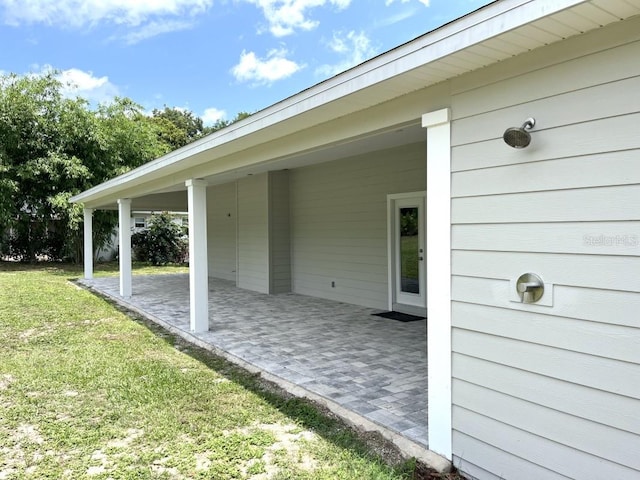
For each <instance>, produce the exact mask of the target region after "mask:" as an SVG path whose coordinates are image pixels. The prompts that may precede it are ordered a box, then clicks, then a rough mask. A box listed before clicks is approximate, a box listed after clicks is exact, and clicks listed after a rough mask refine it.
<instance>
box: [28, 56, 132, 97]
mask: <svg viewBox="0 0 640 480" xmlns="http://www.w3.org/2000/svg"><path fill="white" fill-rule="evenodd" d="M34 67H36V68H37V66H34ZM54 70H55V69H54V68H53V67H51V66H50V65H45V66H43V67H42V68H39V72H37V73H35V74H33V75H43V74H46V73H48V72H51V71H54ZM56 78H57V79H58V80H60V82H62V89H61V92H62V94H63V95H64V96H65V97H68V98H75V97H82V98H84V99H86V100H89V101H90V102H92V103H104V102H110V101H112V100H113V99H114V98H115V97H116V96H118V95H119V94H120V92H119V89H118V87H117V86H116V85H114V84H113V83H111V82H110V81H109V77H107V76H104V77H97V76H95V75H94V74H93V72H91V71H88V72H85V71H84V70H80V69H78V68H70V69H68V70H62V71H58V73H57V75H56Z"/></svg>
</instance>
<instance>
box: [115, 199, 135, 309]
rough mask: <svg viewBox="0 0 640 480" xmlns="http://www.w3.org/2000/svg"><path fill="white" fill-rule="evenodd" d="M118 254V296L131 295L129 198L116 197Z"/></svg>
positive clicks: (128, 296) (125, 296)
mask: <svg viewBox="0 0 640 480" xmlns="http://www.w3.org/2000/svg"><path fill="white" fill-rule="evenodd" d="M118 245H119V250H118V256H119V258H120V296H122V297H124V298H130V297H131V283H132V282H131V199H130V198H119V199H118Z"/></svg>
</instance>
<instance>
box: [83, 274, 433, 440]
mask: <svg viewBox="0 0 640 480" xmlns="http://www.w3.org/2000/svg"><path fill="white" fill-rule="evenodd" d="M81 283H83V284H85V285H87V286H89V287H92V288H94V289H96V290H98V291H99V292H101V293H104V294H106V295H108V296H110V297H112V298H114V299H116V300H118V301H119V303H122V304H123V305H125V306H130V307H133V308H134V309H136V310H138V311H142V312H145V313H147V314H150V316H151V318H153V317H155V318H156V319H160V320H162V321H163V322H165V323H167V324H169V325H172V326H173V327H177V328H178V329H180V330H182V331H185V332H189V277H188V275H187V274H179V275H139V276H134V277H133V297H132V298H130V299H128V300H126V301H123V300H122V299H120V298H119V294H118V278H114V277H108V278H98V279H93V280H81ZM209 309H210V310H209V312H210V313H209V316H210V320H209V324H210V331H209V332H205V333H201V334H194V336H195V337H197V338H198V339H200V340H202V341H204V342H206V343H207V344H209V345H212V346H213V347H215V348H217V349H219V350H223V351H224V352H227V353H229V354H231V356H235V357H237V358H239V359H241V360H242V361H244V362H247V363H248V364H250V365H253V366H255V367H257V368H259V369H260V370H263V371H265V372H267V373H269V374H271V375H275V376H276V377H279V378H281V379H284V380H285V381H286V382H290V383H293V384H295V385H297V386H299V387H301V388H302V389H303V391H307V392H311V393H312V394H313V395H315V396H320V397H321V398H325V399H327V400H329V401H330V402H335V403H336V404H337V405H339V406H340V407H344V408H345V409H347V410H349V411H351V412H355V413H356V414H357V415H356V417H357V416H361V417H364V418H365V419H367V420H369V421H371V422H373V423H375V424H376V425H378V426H380V427H382V430H384V429H389V430H390V431H391V432H394V433H396V434H400V435H401V436H402V437H404V438H406V439H409V440H411V441H412V442H415V443H417V444H419V445H420V446H422V447H425V448H426V447H427V356H426V354H427V341H426V320H420V321H416V322H409V323H403V322H399V321H396V320H389V319H384V318H380V317H377V316H372V315H371V314H372V313H375V312H377V311H376V310H371V309H368V308H364V307H358V306H354V305H349V304H345V303H338V302H333V301H329V300H324V299H319V298H314V297H307V296H303V295H297V294H292V293H287V294H279V295H265V294H260V293H255V292H251V291H248V290H242V289H240V288H237V287H235V285H234V284H233V283H232V282H229V281H226V280H218V279H213V278H210V279H209ZM313 395H312V396H313Z"/></svg>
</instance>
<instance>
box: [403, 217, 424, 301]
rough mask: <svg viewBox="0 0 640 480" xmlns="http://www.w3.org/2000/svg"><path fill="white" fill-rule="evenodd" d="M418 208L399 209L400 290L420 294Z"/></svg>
mask: <svg viewBox="0 0 640 480" xmlns="http://www.w3.org/2000/svg"><path fill="white" fill-rule="evenodd" d="M419 243H420V242H419V238H418V207H403V208H400V242H399V245H400V290H401V291H403V292H406V293H418V294H419V293H420V274H419V271H420V266H419V263H420V260H419V256H420V252H419Z"/></svg>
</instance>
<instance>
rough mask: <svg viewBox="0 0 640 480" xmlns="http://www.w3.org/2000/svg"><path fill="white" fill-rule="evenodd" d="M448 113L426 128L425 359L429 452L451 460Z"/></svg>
mask: <svg viewBox="0 0 640 480" xmlns="http://www.w3.org/2000/svg"><path fill="white" fill-rule="evenodd" d="M450 117H451V112H450V110H449V109H448V108H445V109H442V110H437V111H435V112H430V113H427V114H425V115H423V116H422V126H423V127H424V128H426V129H427V219H426V220H427V221H426V225H427V265H428V267H427V291H428V294H427V311H428V312H429V313H428V314H429V321H428V322H427V360H428V362H429V363H428V372H429V373H428V402H429V403H428V417H429V449H430V450H432V451H434V452H436V453H438V454H440V455H442V456H443V457H446V458H448V459H449V460H451V456H452V422H451V410H452V407H451V123H450V121H451V120H450Z"/></svg>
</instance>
